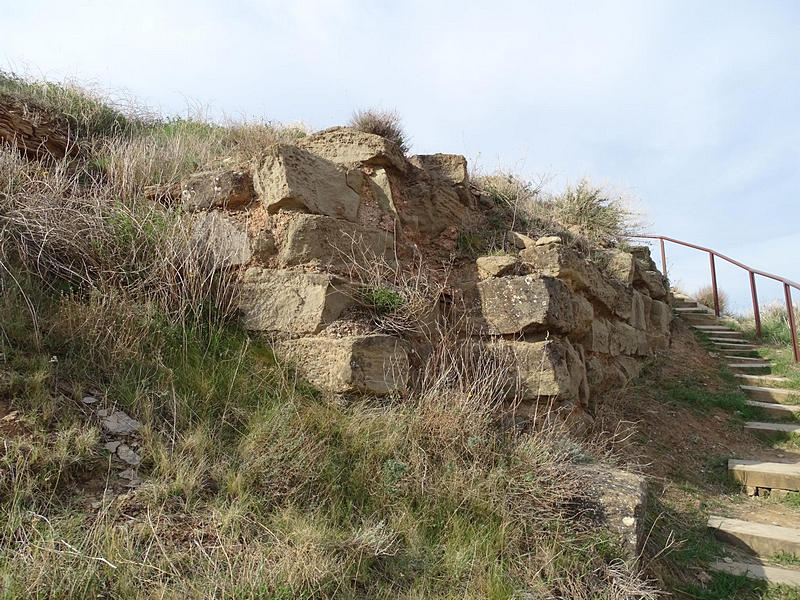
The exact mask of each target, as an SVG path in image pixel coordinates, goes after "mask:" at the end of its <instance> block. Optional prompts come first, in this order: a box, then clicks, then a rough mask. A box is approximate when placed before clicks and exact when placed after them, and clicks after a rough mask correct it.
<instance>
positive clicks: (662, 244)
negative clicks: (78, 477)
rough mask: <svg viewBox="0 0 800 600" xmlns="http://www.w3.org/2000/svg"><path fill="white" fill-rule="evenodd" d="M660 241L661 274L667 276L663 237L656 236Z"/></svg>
mask: <svg viewBox="0 0 800 600" xmlns="http://www.w3.org/2000/svg"><path fill="white" fill-rule="evenodd" d="M658 241H659V242H661V274H662V275H663V276H664V277H666V276H667V253H666V252H665V251H664V238H658Z"/></svg>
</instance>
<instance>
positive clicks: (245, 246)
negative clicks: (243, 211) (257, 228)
mask: <svg viewBox="0 0 800 600" xmlns="http://www.w3.org/2000/svg"><path fill="white" fill-rule="evenodd" d="M192 238H193V240H194V242H195V244H196V248H197V250H198V251H199V252H201V253H202V254H204V255H206V256H207V257H208V258H209V259H210V260H211V263H212V264H213V265H214V266H215V267H216V268H224V267H239V266H242V265H246V264H247V263H249V262H250V260H251V259H252V258H253V253H252V250H251V248H250V238H248V236H247V228H246V226H245V225H244V224H243V223H238V222H236V221H234V220H232V219H231V218H230V217H228V216H226V215H225V214H223V213H220V212H216V211H215V212H209V213H202V214H198V215H196V216H195V218H194V224H193V231H192Z"/></svg>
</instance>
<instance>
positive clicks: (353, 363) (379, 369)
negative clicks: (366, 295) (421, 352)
mask: <svg viewBox="0 0 800 600" xmlns="http://www.w3.org/2000/svg"><path fill="white" fill-rule="evenodd" d="M279 347H280V349H281V350H283V351H284V352H285V353H286V355H287V357H288V358H290V359H291V360H293V361H294V362H295V365H296V367H297V371H298V372H299V373H300V374H301V375H302V376H303V377H304V378H305V379H307V380H308V381H309V382H310V383H312V384H313V385H315V386H317V387H319V388H321V389H323V390H326V391H329V392H335V393H363V394H378V395H385V394H389V393H392V392H395V391H401V390H403V389H405V388H406V386H407V385H408V378H409V363H408V355H407V353H406V349H405V346H404V344H403V342H402V341H400V340H398V339H397V338H393V337H391V336H389V335H363V336H353V337H344V338H326V337H310V338H301V339H298V340H289V341H287V342H283V343H282V344H281V345H280V346H279Z"/></svg>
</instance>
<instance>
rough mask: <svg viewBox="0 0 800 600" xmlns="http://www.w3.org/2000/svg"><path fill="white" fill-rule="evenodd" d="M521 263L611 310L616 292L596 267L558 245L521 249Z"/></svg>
mask: <svg viewBox="0 0 800 600" xmlns="http://www.w3.org/2000/svg"><path fill="white" fill-rule="evenodd" d="M519 257H520V260H521V261H522V262H523V263H525V264H527V265H529V266H530V267H531V268H532V269H533V270H534V271H535V272H536V273H538V274H541V275H548V276H550V277H556V278H558V279H561V280H564V281H565V282H566V283H567V284H568V285H569V286H570V288H571V289H572V290H582V291H584V293H585V295H586V296H588V297H589V298H594V299H596V300H598V301H599V302H600V303H601V304H603V305H604V306H606V307H607V308H608V309H609V310H612V309H613V308H614V306H615V304H616V301H617V295H618V294H617V289H616V288H615V287H614V286H612V285H610V284H609V282H608V281H606V279H605V278H604V277H603V274H602V273H601V272H600V270H599V269H598V268H597V266H596V265H594V264H592V263H590V262H588V261H586V260H584V259H583V258H581V257H580V256H578V254H577V253H576V252H575V251H574V250H572V249H571V248H567V247H566V246H564V245H563V244H561V243H548V244H545V245H541V246H533V247H528V248H525V249H524V250H521V251H520V253H519Z"/></svg>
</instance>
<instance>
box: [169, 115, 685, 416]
mask: <svg viewBox="0 0 800 600" xmlns="http://www.w3.org/2000/svg"><path fill="white" fill-rule="evenodd" d="M181 200H182V203H183V208H184V209H185V210H186V211H187V212H188V214H189V215H190V217H189V218H191V219H193V226H194V228H195V235H196V236H197V237H198V239H199V240H200V242H201V245H203V246H205V247H206V248H207V250H208V254H209V256H210V257H211V259H212V260H213V261H214V264H216V265H217V266H218V267H219V268H224V269H235V270H238V271H239V273H240V275H241V288H242V289H241V298H240V300H239V303H240V312H241V318H242V322H243V323H244V325H245V326H246V327H247V328H249V329H251V330H253V331H258V332H264V333H265V334H268V335H270V336H271V337H272V338H274V339H275V342H276V346H277V347H278V348H279V350H281V352H282V353H283V354H284V355H285V356H287V357H288V358H289V359H290V360H291V361H292V362H293V364H294V365H295V366H296V368H297V370H298V372H299V373H300V374H302V375H303V376H304V377H305V378H306V379H308V380H309V381H310V382H312V383H313V384H315V385H316V386H318V387H320V388H322V389H325V390H328V391H330V392H334V393H356V394H375V395H384V394H390V393H395V392H402V391H403V390H404V389H405V388H406V387H407V386H408V385H409V383H410V382H411V381H412V380H413V379H414V377H415V369H418V367H419V365H420V363H421V359H420V357H424V356H425V353H426V352H429V351H430V345H431V343H432V342H431V340H430V338H429V337H428V338H424V339H422V338H420V337H419V336H417V337H415V333H414V328H409V330H408V331H407V332H405V331H403V332H401V333H398V332H393V333H392V334H391V335H390V334H387V332H386V331H380V330H376V328H375V327H374V326H373V325H372V324H371V322H370V320H369V318H367V317H365V316H364V315H365V313H364V309H363V301H362V300H363V299H362V294H363V290H364V289H365V286H367V285H374V284H375V282H376V279H375V278H376V276H377V275H378V274H379V273H380V272H381V269H384V270H385V269H389V270H390V271H394V272H402V271H403V270H404V269H405V270H407V269H410V268H411V267H412V266H414V268H419V265H420V264H423V263H428V264H431V265H436V264H439V265H440V264H442V263H449V264H450V265H451V268H450V269H449V272H450V274H451V280H449V281H448V286H449V287H448V288H447V289H448V290H449V291H448V293H446V294H443V295H442V297H441V299H440V306H439V307H438V309H437V310H436V311H434V314H435V315H440V316H441V315H449V317H450V321H451V322H455V321H457V322H458V323H459V328H460V329H459V331H460V335H461V336H462V337H463V339H464V340H465V341H468V343H469V344H470V345H472V346H475V345H476V344H477V346H479V347H481V348H483V349H484V350H487V351H490V352H492V353H494V355H496V356H497V357H498V358H500V359H501V361H500V362H501V363H502V364H503V365H506V367H504V368H505V371H502V370H501V373H500V375H501V376H502V377H505V378H507V380H508V381H507V386H505V389H507V390H508V394H509V398H515V399H517V400H520V401H522V403H523V405H526V406H529V407H537V406H539V405H541V404H542V403H546V404H547V406H551V407H555V408H556V409H558V410H560V411H563V414H564V415H565V417H566V418H568V419H570V420H572V421H574V422H575V423H579V424H580V423H588V422H590V421H591V419H592V416H593V414H594V412H595V409H596V402H597V400H598V398H599V397H600V396H601V395H602V393H603V392H605V391H607V390H609V389H612V388H614V387H616V386H619V385H621V384H623V383H624V382H625V381H626V380H628V379H629V378H631V377H633V376H635V375H636V374H637V373H638V371H639V369H640V367H641V364H642V362H643V360H644V359H645V358H647V357H648V356H651V355H652V354H653V353H654V352H657V351H659V350H663V349H664V348H666V347H667V346H668V344H669V335H670V322H671V319H672V311H671V309H670V306H669V305H668V304H667V302H668V288H667V284H666V280H665V278H664V277H663V276H662V275H661V273H659V272H658V270H657V269H656V267H655V265H654V264H653V261H652V260H651V258H650V255H649V252H648V251H647V249H646V248H644V249H643V248H634V249H632V251H630V252H629V251H625V250H622V249H619V248H598V249H593V250H592V255H593V260H589V259H587V258H586V256H585V255H586V252H585V251H583V250H580V249H579V247H577V246H575V245H571V244H567V243H565V242H564V240H562V238H561V237H558V236H547V237H541V238H535V237H529V236H527V235H524V234H523V233H519V232H508V234H507V237H506V247H507V249H508V252H506V253H505V254H501V255H493V256H480V257H478V258H477V259H475V258H474V257H470V258H468V257H466V256H464V255H463V254H461V255H459V254H458V253H457V252H456V250H457V246H458V242H459V236H461V235H463V234H464V233H465V232H469V231H471V230H474V229H475V228H476V227H478V228H480V227H481V226H482V225H481V224H485V223H486V222H487V216H486V214H485V212H486V210H487V208H486V207H487V206H488V205H489V204H490V201H489V200H487V198H486V197H485V196H481V195H480V193H479V192H478V191H477V190H476V189H475V188H473V187H471V185H470V181H469V173H468V170H467V163H466V160H465V159H464V157H462V156H458V155H450V154H435V155H422V156H412V157H410V158H406V157H405V156H403V154H402V153H401V152H400V151H399V150H398V149H397V148H396V147H395V146H394V145H393V144H392V143H391V142H390V141H388V140H386V139H384V138H382V137H380V136H377V135H372V134H368V133H362V132H359V131H356V130H354V129H349V128H344V127H336V128H332V129H328V130H325V131H321V132H318V133H315V134H313V135H310V136H308V137H306V138H303V139H302V140H300V141H299V142H298V143H297V144H295V145H291V144H277V145H275V146H273V147H271V148H267V149H265V151H264V152H263V153H262V155H261V156H259V157H257V158H256V159H254V160H253V162H252V164H250V165H247V166H241V167H240V168H238V169H230V170H224V169H223V170H217V171H213V172H212V171H209V172H201V173H197V174H195V175H193V176H191V177H190V178H188V179H187V181H186V182H185V184H184V188H183V193H182V195H181ZM453 315H456V316H459V315H460V318H458V319H453V318H452V317H453ZM431 318H434V319H435V318H438V317H431ZM426 345H427V347H426Z"/></svg>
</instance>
